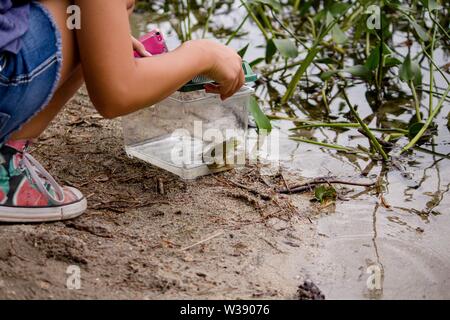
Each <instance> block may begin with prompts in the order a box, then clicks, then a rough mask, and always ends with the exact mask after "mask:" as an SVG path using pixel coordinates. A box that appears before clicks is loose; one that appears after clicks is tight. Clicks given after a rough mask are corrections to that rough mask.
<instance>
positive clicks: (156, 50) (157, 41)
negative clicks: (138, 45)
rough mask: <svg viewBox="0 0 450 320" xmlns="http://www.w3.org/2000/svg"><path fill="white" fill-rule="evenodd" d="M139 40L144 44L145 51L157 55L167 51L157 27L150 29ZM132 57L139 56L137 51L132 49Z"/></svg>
mask: <svg viewBox="0 0 450 320" xmlns="http://www.w3.org/2000/svg"><path fill="white" fill-rule="evenodd" d="M139 41H140V42H142V43H143V44H144V46H145V49H147V51H148V52H150V53H151V54H152V55H157V54H161V53H165V52H168V51H169V50H168V49H167V45H166V41H165V40H164V36H163V34H162V33H161V32H160V31H159V30H158V29H155V30H152V31H150V32H149V33H147V34H146V35H145V36H143V37H142V38H140V39H139ZM134 57H135V58H140V57H141V56H140V55H139V53H138V52H136V51H134Z"/></svg>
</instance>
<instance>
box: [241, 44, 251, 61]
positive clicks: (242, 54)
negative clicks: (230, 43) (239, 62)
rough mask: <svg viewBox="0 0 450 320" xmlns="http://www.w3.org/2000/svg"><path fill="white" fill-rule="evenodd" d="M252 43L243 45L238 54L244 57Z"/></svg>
mask: <svg viewBox="0 0 450 320" xmlns="http://www.w3.org/2000/svg"><path fill="white" fill-rule="evenodd" d="M249 45H250V43H247V45H246V46H245V47H243V48H242V49H241V50H239V51H238V55H239V56H240V57H241V58H244V56H245V54H246V53H247V50H248V46H249Z"/></svg>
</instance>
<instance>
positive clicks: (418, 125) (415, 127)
mask: <svg viewBox="0 0 450 320" xmlns="http://www.w3.org/2000/svg"><path fill="white" fill-rule="evenodd" d="M424 125H425V124H424V123H423V122H415V123H413V124H411V125H410V126H409V128H408V137H409V138H410V139H412V138H414V137H415V136H416V135H417V134H418V133H419V132H420V130H422V128H423V126H424Z"/></svg>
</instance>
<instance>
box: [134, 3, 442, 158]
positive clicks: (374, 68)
mask: <svg viewBox="0 0 450 320" xmlns="http://www.w3.org/2000/svg"><path fill="white" fill-rule="evenodd" d="M139 8H140V9H141V10H145V11H150V12H156V13H158V17H159V18H160V19H166V20H168V21H170V23H171V24H172V27H173V30H175V32H176V33H177V35H178V37H179V38H180V40H181V41H185V40H189V39H193V38H198V37H203V36H205V35H213V36H214V37H216V38H219V39H222V41H223V42H224V43H227V44H230V43H232V42H233V41H234V40H236V39H238V38H239V39H241V38H244V39H247V40H248V39H249V38H248V36H246V32H248V29H246V26H247V25H248V24H250V25H251V26H252V28H253V29H252V30H253V31H255V30H256V31H257V32H258V34H259V35H260V39H258V43H257V44H255V43H254V42H253V39H252V41H251V43H249V44H247V45H246V46H244V47H243V48H242V50H241V51H240V53H241V54H242V55H248V52H247V51H248V49H249V47H250V48H251V47H252V46H255V45H263V46H264V48H263V50H259V51H258V52H263V54H262V55H261V56H258V57H256V58H255V57H252V59H251V60H252V61H251V65H252V66H253V67H254V68H257V69H258V71H259V72H260V74H261V75H262V81H260V83H259V84H260V85H263V86H265V87H266V89H267V92H268V94H269V99H267V98H266V100H265V101H266V102H267V103H268V104H269V105H270V107H271V109H272V112H271V114H269V118H271V119H278V120H286V121H292V123H293V125H294V127H293V128H292V129H291V132H292V138H293V139H294V140H296V141H299V142H302V143H313V144H316V145H320V146H322V147H325V148H332V149H337V150H339V151H341V152H349V153H355V150H356V151H357V152H358V153H365V154H366V156H370V157H371V158H373V159H375V160H382V161H389V160H390V159H391V157H392V156H398V155H399V154H401V153H403V152H406V151H408V150H412V149H414V150H419V149H417V148H416V147H418V146H419V145H420V144H422V143H425V142H427V141H430V140H431V139H433V137H434V136H435V135H436V134H437V133H438V131H437V130H435V129H436V122H438V120H437V118H438V116H439V114H440V112H442V110H443V109H444V107H445V106H447V105H448V103H449V101H450V98H449V97H448V94H449V88H450V86H449V85H450V84H449V77H450V74H449V67H448V64H447V65H443V62H442V61H437V60H436V55H437V54H439V56H440V57H442V56H445V54H443V52H444V53H448V48H449V47H450V46H449V44H450V35H449V32H448V30H450V28H449V26H450V20H449V19H450V18H449V17H450V15H449V11H450V2H448V1H442V0H359V1H357V0H346V1H341V2H336V1H331V0H236V1H233V0H230V1H218V0H208V1H203V0H182V1H140V2H139ZM237 10H240V12H241V13H242V12H243V16H242V19H240V20H239V23H236V24H235V25H233V27H232V28H231V29H230V28H229V29H225V28H224V27H223V26H220V25H219V24H216V23H215V21H216V18H217V17H218V16H221V15H223V14H224V13H225V14H230V13H234V12H236V11H237ZM193 21H195V23H193ZM247 59H248V58H247ZM441 59H442V58H441ZM354 88H364V89H365V90H364V91H365V98H366V100H367V101H364V103H367V104H368V105H369V106H370V109H371V110H370V112H367V110H365V112H364V114H363V113H362V110H360V108H359V105H360V104H361V101H359V100H356V99H355V95H354V94H352V92H351V90H352V89H354ZM393 105H394V107H393ZM400 106H401V107H400ZM251 109H252V113H253V115H254V117H255V119H256V123H257V125H258V127H260V128H266V129H269V130H270V128H271V126H270V122H269V121H268V120H267V119H266V118H265V117H264V115H262V113H261V111H260V109H259V107H257V105H256V102H255V101H253V102H252V108H251ZM390 114H393V115H395V116H396V117H398V116H400V115H401V116H402V117H403V118H405V117H408V115H409V119H408V120H407V121H398V119H395V120H392V118H393V117H390V116H389V115H390ZM302 116H303V117H304V119H303V118H302V119H303V120H302V119H300V118H301V117H302ZM321 128H327V129H328V130H330V129H332V130H336V131H337V132H339V131H342V130H344V131H347V130H351V131H355V133H354V135H360V136H361V137H365V138H366V139H367V145H368V148H364V147H358V148H354V147H352V146H341V145H337V144H336V143H335V141H317V138H316V137H313V138H311V135H308V136H307V137H305V136H303V133H304V132H305V130H318V129H321Z"/></svg>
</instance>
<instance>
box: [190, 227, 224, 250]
mask: <svg viewBox="0 0 450 320" xmlns="http://www.w3.org/2000/svg"><path fill="white" fill-rule="evenodd" d="M222 234H223V231H219V232H218V233H216V234H214V235H212V236H210V237H208V238H206V239H203V240H200V241H199V242H196V243H194V244H192V245H190V246H187V247H184V248H182V249H181V251H186V250H189V249H191V248H193V247H196V246H198V245H199V244H202V243H205V242H207V241H209V240H212V239H214V238H217V237H218V236H221V235H222Z"/></svg>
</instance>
